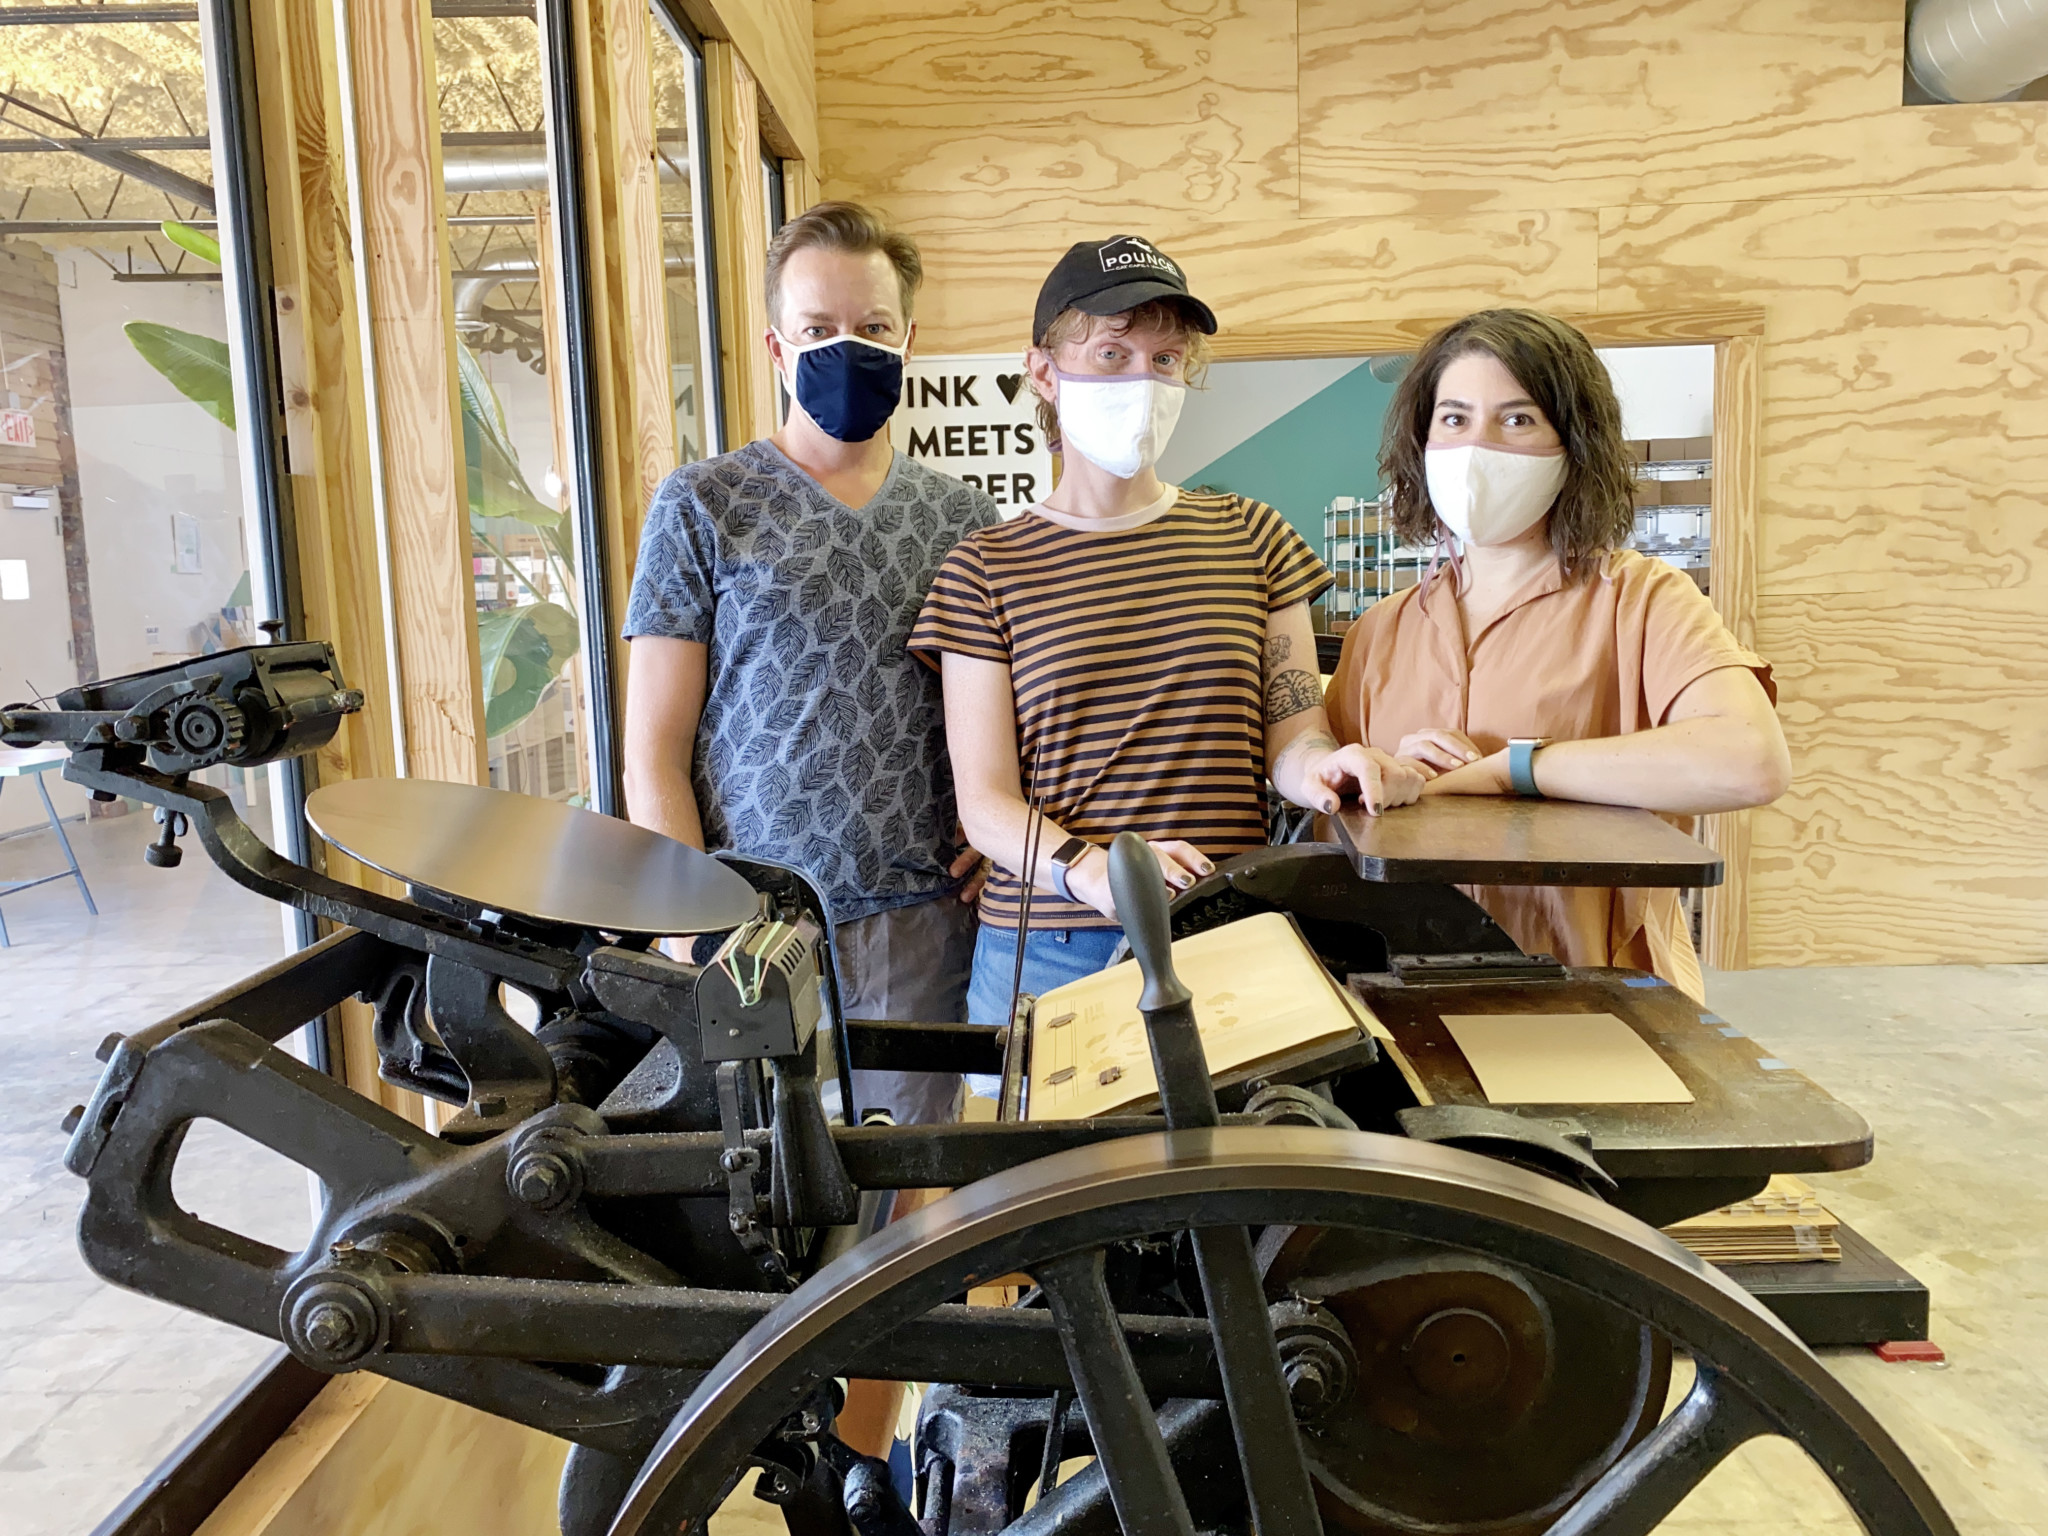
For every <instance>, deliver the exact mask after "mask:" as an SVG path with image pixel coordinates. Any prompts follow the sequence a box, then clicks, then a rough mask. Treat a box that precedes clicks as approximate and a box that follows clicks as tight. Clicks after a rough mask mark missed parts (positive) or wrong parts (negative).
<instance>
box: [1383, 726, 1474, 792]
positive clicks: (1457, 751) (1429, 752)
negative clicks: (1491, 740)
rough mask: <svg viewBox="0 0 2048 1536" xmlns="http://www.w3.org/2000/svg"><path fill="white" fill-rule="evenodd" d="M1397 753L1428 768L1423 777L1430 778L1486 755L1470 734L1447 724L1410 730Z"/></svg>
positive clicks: (1403, 738)
mask: <svg viewBox="0 0 2048 1536" xmlns="http://www.w3.org/2000/svg"><path fill="white" fill-rule="evenodd" d="M1394 755H1395V756H1396V757H1401V758H1407V759H1409V760H1410V761H1412V762H1414V763H1415V764H1417V765H1418V766H1419V767H1421V768H1423V769H1425V770H1426V772H1425V773H1424V774H1423V777H1424V778H1430V779H1433V778H1435V777H1436V776H1437V775H1438V774H1440V773H1449V772H1450V771H1451V770H1452V769H1453V768H1462V767H1464V766H1465V765H1466V764H1467V763H1476V762H1478V761H1479V759H1480V758H1482V757H1484V756H1486V754H1485V753H1484V752H1482V751H1480V750H1479V746H1478V744H1477V743H1476V742H1474V741H1473V740H1472V738H1471V737H1470V736H1467V735H1466V734H1465V733H1464V732H1463V731H1454V730H1452V729H1451V728H1450V727H1449V726H1447V725H1433V726H1430V727H1429V728H1428V729H1427V730H1421V731H1410V732H1409V733H1408V734H1407V735H1406V736H1403V737H1402V738H1401V745H1400V746H1398V747H1396V748H1395V749H1394Z"/></svg>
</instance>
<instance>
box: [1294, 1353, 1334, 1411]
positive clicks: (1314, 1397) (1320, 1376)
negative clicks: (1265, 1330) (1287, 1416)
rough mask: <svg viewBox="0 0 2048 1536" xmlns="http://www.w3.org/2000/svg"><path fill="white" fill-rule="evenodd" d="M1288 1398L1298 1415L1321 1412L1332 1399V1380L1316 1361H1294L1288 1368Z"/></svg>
mask: <svg viewBox="0 0 2048 1536" xmlns="http://www.w3.org/2000/svg"><path fill="white" fill-rule="evenodd" d="M1287 1396H1288V1398H1289V1399H1290V1400H1291V1401H1292V1402H1293V1404H1294V1408H1295V1411H1296V1412H1297V1413H1307V1414H1313V1413H1317V1412H1319V1411H1321V1409H1322V1408H1323V1407H1324V1405H1325V1404H1326V1403H1328V1401H1329V1398H1330V1378H1329V1377H1328V1376H1327V1375H1325V1374H1324V1372H1323V1368H1322V1366H1321V1365H1320V1364H1319V1363H1317V1362H1316V1361H1314V1360H1294V1361H1290V1362H1289V1363H1288V1366H1287Z"/></svg>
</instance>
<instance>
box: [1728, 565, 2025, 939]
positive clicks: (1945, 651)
mask: <svg viewBox="0 0 2048 1536" xmlns="http://www.w3.org/2000/svg"><path fill="white" fill-rule="evenodd" d="M1757 643H1758V645H1759V646H1760V647H1761V648H1762V649H1763V651H1764V654H1765V655H1767V656H1769V657H1771V659H1772V661H1773V662H1774V663H1775V665H1776V667H1777V673H1778V677H1779V679H1780V682H1781V685H1782V688H1783V702H1781V705H1780V710H1779V713H1780V715H1781V717H1782V718H1783V720H1784V722H1785V732H1786V736H1787V739H1788V740H1789V741H1790V742H1791V744H1792V749H1793V754H1794V760H1795V762H1796V763H1797V764H1798V772H1797V775H1796V777H1795V781H1794V784H1793V787H1792V790H1791V792H1790V793H1789V794H1787V795H1786V796H1785V798H1784V799H1783V800H1781V801H1779V802H1778V803H1777V804H1776V805H1775V806H1772V807H1771V808H1769V809H1768V810H1764V811H1758V812H1756V813H1754V815H1753V820H1752V845H1751V846H1752V854H1751V896H1750V901H1751V912H1752V919H1753V921H1752V934H1751V941H1750V959H1751V961H1752V963H1755V964H1762V965H1824V964H1859V963H1870V962H1872V961H1877V960H1887V961H1897V962H1900V963H1908V964H1910V963H1932V962H1943V961H1971V962H1988V961H1999V960H2038V959H2039V958H2040V952H2041V936H2042V934H2043V933H2044V932H2048V858H2044V856H2043V854H2044V849H2043V843H2044V837H2043V834H2042V831H2041V829H2042V828H2043V827H2044V826H2048V774H2044V773H2043V772H2042V771H2041V765H2042V763H2043V762H2048V710H2044V709H2043V708H2042V701H2043V700H2044V699H2048V605H2044V604H2042V603H2040V602H2039V601H2037V600H2034V599H2032V598H2031V597H2030V596H2028V595H2023V594H2017V593H2007V594H1999V595H1997V596H1989V595H1975V594H1946V593H1937V592H1910V591H1904V590H1896V591H1892V592H1863V593H1833V594H1825V595H1799V596H1790V597H1773V596H1771V595H1769V594H1766V595H1765V596H1764V598H1763V599H1762V601H1761V603H1760V605H1759V610H1758V616H1757Z"/></svg>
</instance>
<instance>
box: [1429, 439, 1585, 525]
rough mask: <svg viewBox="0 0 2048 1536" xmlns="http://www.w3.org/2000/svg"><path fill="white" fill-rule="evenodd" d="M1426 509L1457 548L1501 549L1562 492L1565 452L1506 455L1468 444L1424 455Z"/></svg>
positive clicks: (1548, 508)
mask: <svg viewBox="0 0 2048 1536" xmlns="http://www.w3.org/2000/svg"><path fill="white" fill-rule="evenodd" d="M1422 464H1423V475H1424V477H1425V478H1426V479H1427V481H1428V483H1429V504H1430V506H1431V507H1432V508H1434V509H1435V511H1436V515H1437V516H1438V517H1439V518H1441V519H1442V520H1443V525H1444V526H1445V527H1446V528H1448V529H1450V530H1451V532H1452V533H1455V534H1456V535H1457V536H1458V542H1459V543H1460V544H1505V543H1507V541H1508V540H1510V539H1512V538H1514V537H1515V536H1516V535H1517V534H1520V533H1526V532H1527V531H1528V530H1529V528H1530V527H1531V526H1532V525H1533V524H1535V523H1536V522H1538V521H1539V520H1541V518H1542V517H1543V514H1544V513H1546V512H1548V511H1549V510H1550V508H1551V505H1552V504H1553V503H1554V502H1555V501H1556V500H1557V493H1558V492H1559V491H1561V490H1562V489H1564V475H1565V462H1564V451H1563V450H1562V449H1560V450H1558V451H1557V452H1556V453H1547V454H1540V455H1539V454H1533V453H1508V452H1506V451H1505V450H1503V449H1499V448H1485V447H1481V446H1480V445H1479V444H1477V443H1469V444H1466V445H1465V446H1463V447H1459V448H1429V449H1425V450H1424V451H1423V455H1422Z"/></svg>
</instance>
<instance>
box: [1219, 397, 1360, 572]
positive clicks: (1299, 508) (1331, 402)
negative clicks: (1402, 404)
mask: <svg viewBox="0 0 2048 1536" xmlns="http://www.w3.org/2000/svg"><path fill="white" fill-rule="evenodd" d="M1217 366H1218V367H1219V368H1222V367H1228V366H1229V365H1228V364H1218V365H1217ZM1393 398H1394V386H1393V385H1392V384H1383V383H1381V382H1380V381H1379V380H1378V379H1376V378H1374V377H1373V376H1372V370H1371V369H1370V368H1368V367H1367V366H1366V364H1365V363H1364V361H1363V360H1361V361H1360V363H1359V365H1358V366H1357V367H1356V368H1354V369H1352V370H1351V372H1349V373H1347V374H1345V375H1344V377H1343V378H1341V379H1339V380H1338V381H1337V382H1336V383H1334V384H1332V385H1330V386H1329V387H1328V388H1327V389H1324V390H1323V391H1322V392H1321V393H1319V394H1314V395H1311V396H1309V398H1308V399H1306V400H1304V401H1303V402H1302V403H1301V404H1300V405H1297V406H1296V407H1295V408H1294V409H1293V410H1291V411H1289V412H1288V413H1287V414H1286V415H1285V416H1282V417H1281V418H1280V419H1279V420H1277V421H1275V422H1274V423H1273V424H1272V425H1271V426H1269V427H1266V428H1264V429H1262V430H1261V431H1259V432H1256V433H1254V434H1253V435H1252V436H1250V437H1248V438H1246V439H1245V440H1244V441H1243V442H1242V443H1239V444H1238V445H1237V446H1236V447H1235V448H1233V449H1231V450H1230V451H1229V452H1228V453H1226V454H1224V455H1222V457H1220V458H1217V459H1213V460H1211V461H1210V462H1209V463H1207V464H1205V465H1203V466H1202V467H1201V468H1200V469H1198V470H1196V471H1194V472H1193V473H1191V474H1188V475H1185V476H1183V477H1182V478H1183V482H1184V483H1185V484H1188V485H1207V486H1213V487H1215V488H1216V489H1218V490H1224V491H1235V492H1236V493H1237V494H1238V495H1240V496H1250V497H1253V498H1254V499H1256V500H1259V501H1263V502H1265V503H1266V504H1267V505H1268V506H1271V507H1275V508H1277V509H1278V510H1279V511H1280V512H1281V513H1282V514H1283V515H1284V516H1285V517H1286V519H1287V521H1288V522H1290V523H1292V524H1293V525H1294V527H1295V528H1296V529H1297V530H1298V531H1299V532H1300V534H1301V536H1302V537H1303V538H1305V539H1307V540H1308V542H1309V546H1310V547H1311V548H1312V549H1314V550H1315V551H1316V553H1317V554H1321V553H1322V550H1323V508H1324V507H1326V506H1328V505H1329V504H1330V499H1331V498H1332V497H1333V496H1376V495H1378V494H1379V488H1380V472H1379V453H1380V427H1381V424H1382V423H1383V422H1384V421H1385V420H1386V415H1387V402H1389V401H1390V400H1392V399H1393Z"/></svg>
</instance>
